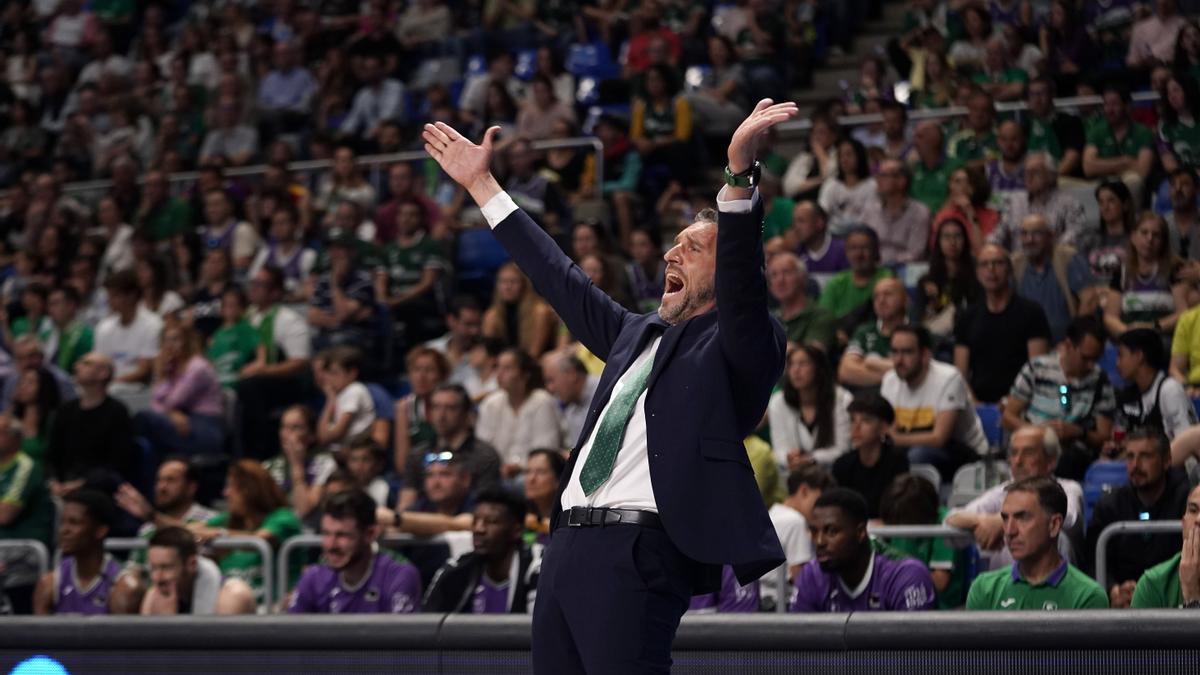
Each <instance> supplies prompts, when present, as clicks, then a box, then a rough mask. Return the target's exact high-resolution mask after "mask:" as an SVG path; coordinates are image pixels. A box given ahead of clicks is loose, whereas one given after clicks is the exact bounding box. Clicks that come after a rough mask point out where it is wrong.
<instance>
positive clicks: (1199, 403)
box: [1192, 398, 1200, 418]
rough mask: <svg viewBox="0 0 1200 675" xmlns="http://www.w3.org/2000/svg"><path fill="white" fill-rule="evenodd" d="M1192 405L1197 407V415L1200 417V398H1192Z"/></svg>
mask: <svg viewBox="0 0 1200 675" xmlns="http://www.w3.org/2000/svg"><path fill="white" fill-rule="evenodd" d="M1192 407H1193V408H1195V409H1196V417H1197V418H1200V398H1194V399H1192Z"/></svg>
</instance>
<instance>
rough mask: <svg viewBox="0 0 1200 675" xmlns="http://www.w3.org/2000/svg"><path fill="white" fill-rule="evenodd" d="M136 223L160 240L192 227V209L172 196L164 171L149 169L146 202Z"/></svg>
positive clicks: (143, 202) (139, 209)
mask: <svg viewBox="0 0 1200 675" xmlns="http://www.w3.org/2000/svg"><path fill="white" fill-rule="evenodd" d="M133 226H134V228H135V229H138V230H142V231H144V232H146V233H147V234H149V235H150V238H151V239H153V240H154V241H156V242H159V241H164V240H166V239H170V238H171V237H173V236H175V235H177V234H182V233H184V232H187V231H189V230H190V229H191V226H192V211H191V209H189V208H188V205H187V203H186V202H184V201H183V200H180V199H175V198H174V197H172V196H171V195H170V193H169V192H168V190H167V176H166V174H164V173H163V172H162V171H158V170H152V171H147V172H146V178H145V182H144V184H143V186H142V203H141V204H140V205H138V209H137V212H136V213H135V214H134V216H133Z"/></svg>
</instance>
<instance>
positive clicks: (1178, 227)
mask: <svg viewBox="0 0 1200 675" xmlns="http://www.w3.org/2000/svg"><path fill="white" fill-rule="evenodd" d="M1198 180H1200V179H1197V178H1196V174H1195V171H1194V170H1193V169H1191V168H1189V167H1180V168H1178V169H1175V170H1174V171H1172V172H1171V173H1170V175H1169V177H1168V181H1169V186H1170V188H1171V210H1170V211H1169V212H1167V213H1165V214H1163V220H1166V221H1167V228H1168V229H1169V230H1170V233H1171V252H1172V253H1174V254H1175V255H1177V256H1179V257H1181V258H1183V259H1185V260H1200V203H1197V200H1196V189H1197V181H1198Z"/></svg>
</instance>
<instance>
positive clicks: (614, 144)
mask: <svg viewBox="0 0 1200 675" xmlns="http://www.w3.org/2000/svg"><path fill="white" fill-rule="evenodd" d="M593 131H594V132H595V134H596V138H598V139H600V142H601V143H603V144H604V157H603V159H604V183H603V184H602V185H601V191H600V192H601V195H600V196H601V197H603V198H604V199H605V201H606V202H608V203H610V205H611V207H612V211H613V218H614V220H616V224H617V233H618V235H619V239H620V241H621V244H622V245H625V244H627V243H628V241H629V236H630V234H631V233H632V232H633V230H634V227H635V223H634V216H635V209H636V206H637V199H638V197H637V189H638V184H639V183H640V182H641V179H642V156H641V154H639V153H638V151H637V148H636V147H635V146H634V145H633V143H631V142H630V140H629V125H628V124H627V123H626V122H625V120H623V119H621V118H620V117H617V116H615V115H607V114H606V115H601V116H600V119H599V120H597V121H596V126H595V128H594V129H593Z"/></svg>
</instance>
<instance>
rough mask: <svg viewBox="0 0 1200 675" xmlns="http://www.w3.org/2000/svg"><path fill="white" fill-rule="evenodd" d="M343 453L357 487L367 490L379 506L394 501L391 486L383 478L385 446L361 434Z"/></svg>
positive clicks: (347, 469)
mask: <svg viewBox="0 0 1200 675" xmlns="http://www.w3.org/2000/svg"><path fill="white" fill-rule="evenodd" d="M341 454H342V458H343V462H342V463H343V464H345V466H346V472H347V473H348V474H350V478H351V479H352V480H353V481H354V487H355V488H357V489H360V490H363V491H364V492H366V493H367V494H368V495H370V496H371V498H372V499H374V500H375V503H376V504H378V505H379V506H387V505H388V504H391V503H393V502H392V501H391V487H390V486H388V482H387V481H386V480H384V479H383V470H384V468H385V467H386V466H387V451H386V450H384V449H383V446H381V445H379V444H378V443H376V442H375V441H374V440H372V439H371V438H370V437H369V436H359V437H357V438H355V439H353V440H352V441H350V443H349V444H348V445H347V446H346V448H345V450H343V451H342V453H341Z"/></svg>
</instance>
